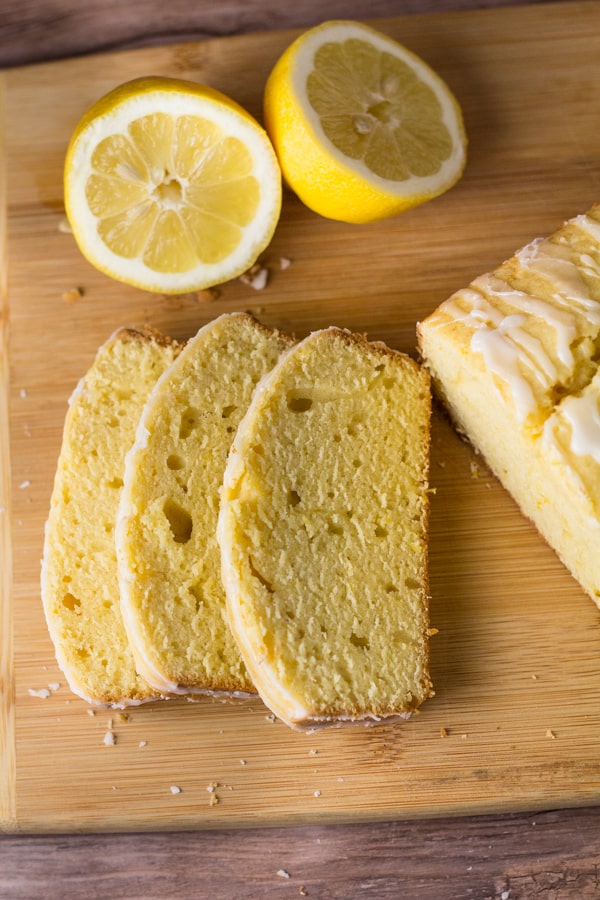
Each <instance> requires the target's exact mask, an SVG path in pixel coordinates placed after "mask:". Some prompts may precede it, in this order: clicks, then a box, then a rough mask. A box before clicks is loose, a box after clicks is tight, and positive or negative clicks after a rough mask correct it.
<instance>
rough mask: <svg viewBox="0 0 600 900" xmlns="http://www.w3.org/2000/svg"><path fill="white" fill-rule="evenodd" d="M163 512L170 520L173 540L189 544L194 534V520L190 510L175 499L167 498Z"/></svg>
mask: <svg viewBox="0 0 600 900" xmlns="http://www.w3.org/2000/svg"><path fill="white" fill-rule="evenodd" d="M163 512H164V514H165V516H166V517H167V519H168V521H169V525H170V527H171V532H172V534H173V540H174V541H175V542H176V543H177V544H187V542H188V541H189V539H190V538H191V536H192V528H193V522H192V517H191V516H190V514H189V512H188V511H187V510H186V509H184V508H183V507H182V506H180V505H179V503H175V501H174V500H166V501H165V504H164V506H163Z"/></svg>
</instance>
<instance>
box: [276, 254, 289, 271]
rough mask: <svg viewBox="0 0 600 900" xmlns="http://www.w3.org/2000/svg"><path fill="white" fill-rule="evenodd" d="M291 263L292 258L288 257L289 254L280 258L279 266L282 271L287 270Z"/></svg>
mask: <svg viewBox="0 0 600 900" xmlns="http://www.w3.org/2000/svg"><path fill="white" fill-rule="evenodd" d="M291 264H292V261H291V259H288V257H287V256H281V257H280V258H279V268H280V269H281V271H282V272H285V270H286V269H289V267H290V266H291Z"/></svg>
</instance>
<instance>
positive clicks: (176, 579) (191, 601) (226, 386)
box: [117, 313, 290, 696]
mask: <svg viewBox="0 0 600 900" xmlns="http://www.w3.org/2000/svg"><path fill="white" fill-rule="evenodd" d="M289 343H290V339H289V338H287V337H285V336H284V335H282V334H280V333H279V332H277V331H271V330H270V329H268V328H266V327H264V326H262V325H261V324H259V323H258V322H257V321H256V320H255V319H254V318H252V316H249V315H246V314H245V313H234V314H231V315H223V316H220V317H219V318H218V319H215V320H214V321H213V322H211V323H210V324H208V325H206V326H204V327H203V328H201V329H200V331H199V332H198V334H197V335H196V336H195V337H194V338H193V339H192V340H191V341H189V343H188V344H187V346H186V348H185V350H184V351H183V352H182V353H181V354H180V355H179V357H178V358H177V360H176V361H175V363H174V364H173V365H172V366H171V367H170V369H169V370H168V371H167V372H165V374H164V375H163V376H162V378H161V379H159V381H158V382H157V384H156V387H155V389H154V390H153V391H152V393H151V395H150V397H149V398H148V402H147V404H146V407H145V409H144V411H143V413H142V416H141V419H140V422H139V426H138V430H137V435H136V439H135V443H134V445H133V447H132V448H131V451H130V452H129V454H128V455H127V461H126V467H125V484H124V487H123V492H122V496H121V505H120V510H119V516H118V525H117V554H118V559H119V577H120V588H121V608H122V611H123V618H124V621H125V626H126V629H127V632H128V635H129V640H130V644H131V647H132V650H133V653H134V656H135V659H136V663H137V667H138V671H139V672H140V673H141V674H142V675H143V676H144V677H145V678H146V679H147V681H148V682H149V683H150V684H152V685H153V686H154V687H155V689H156V690H159V691H161V692H162V693H166V694H187V695H193V694H215V695H219V694H222V695H232V696H235V695H243V694H255V693H256V691H255V689H254V687H253V685H252V681H251V679H250V678H249V676H248V673H247V672H246V669H245V667H244V664H243V662H242V659H241V657H240V654H239V651H238V649H237V646H236V643H235V641H234V640H233V637H232V635H231V632H230V631H229V628H228V625H227V621H226V614H225V595H224V592H223V588H222V585H221V577H220V554H219V547H218V544H217V538H216V525H217V515H218V510H219V492H220V488H221V483H222V478H223V470H224V468H225V462H226V460H227V454H228V452H229V448H230V445H231V442H232V440H233V436H234V434H235V431H236V428H237V424H238V422H239V420H240V418H241V416H242V413H244V412H245V411H246V408H247V407H248V404H249V403H250V399H251V396H252V393H253V391H254V388H255V385H256V383H257V382H258V380H259V379H260V378H261V377H262V376H263V375H264V374H265V372H267V371H268V370H269V369H270V368H272V366H273V365H274V364H275V362H276V361H277V359H278V357H279V355H280V354H281V352H282V351H283V349H284V348H285V347H287V346H288V345H289Z"/></svg>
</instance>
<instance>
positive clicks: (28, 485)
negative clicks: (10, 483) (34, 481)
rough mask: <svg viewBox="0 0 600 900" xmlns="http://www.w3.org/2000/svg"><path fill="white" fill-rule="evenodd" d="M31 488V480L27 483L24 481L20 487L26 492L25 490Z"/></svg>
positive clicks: (26, 480) (27, 479) (27, 480)
mask: <svg viewBox="0 0 600 900" xmlns="http://www.w3.org/2000/svg"><path fill="white" fill-rule="evenodd" d="M28 487H31V481H30V480H29V478H26V479H25V481H22V482H21V484H20V485H19V488H20V490H22V491H24V490H25V488H28Z"/></svg>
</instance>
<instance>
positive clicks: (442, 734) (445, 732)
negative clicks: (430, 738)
mask: <svg viewBox="0 0 600 900" xmlns="http://www.w3.org/2000/svg"><path fill="white" fill-rule="evenodd" d="M440 737H442V738H445V737H448V729H447V728H444V726H443V725H442V727H441V728H440Z"/></svg>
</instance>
